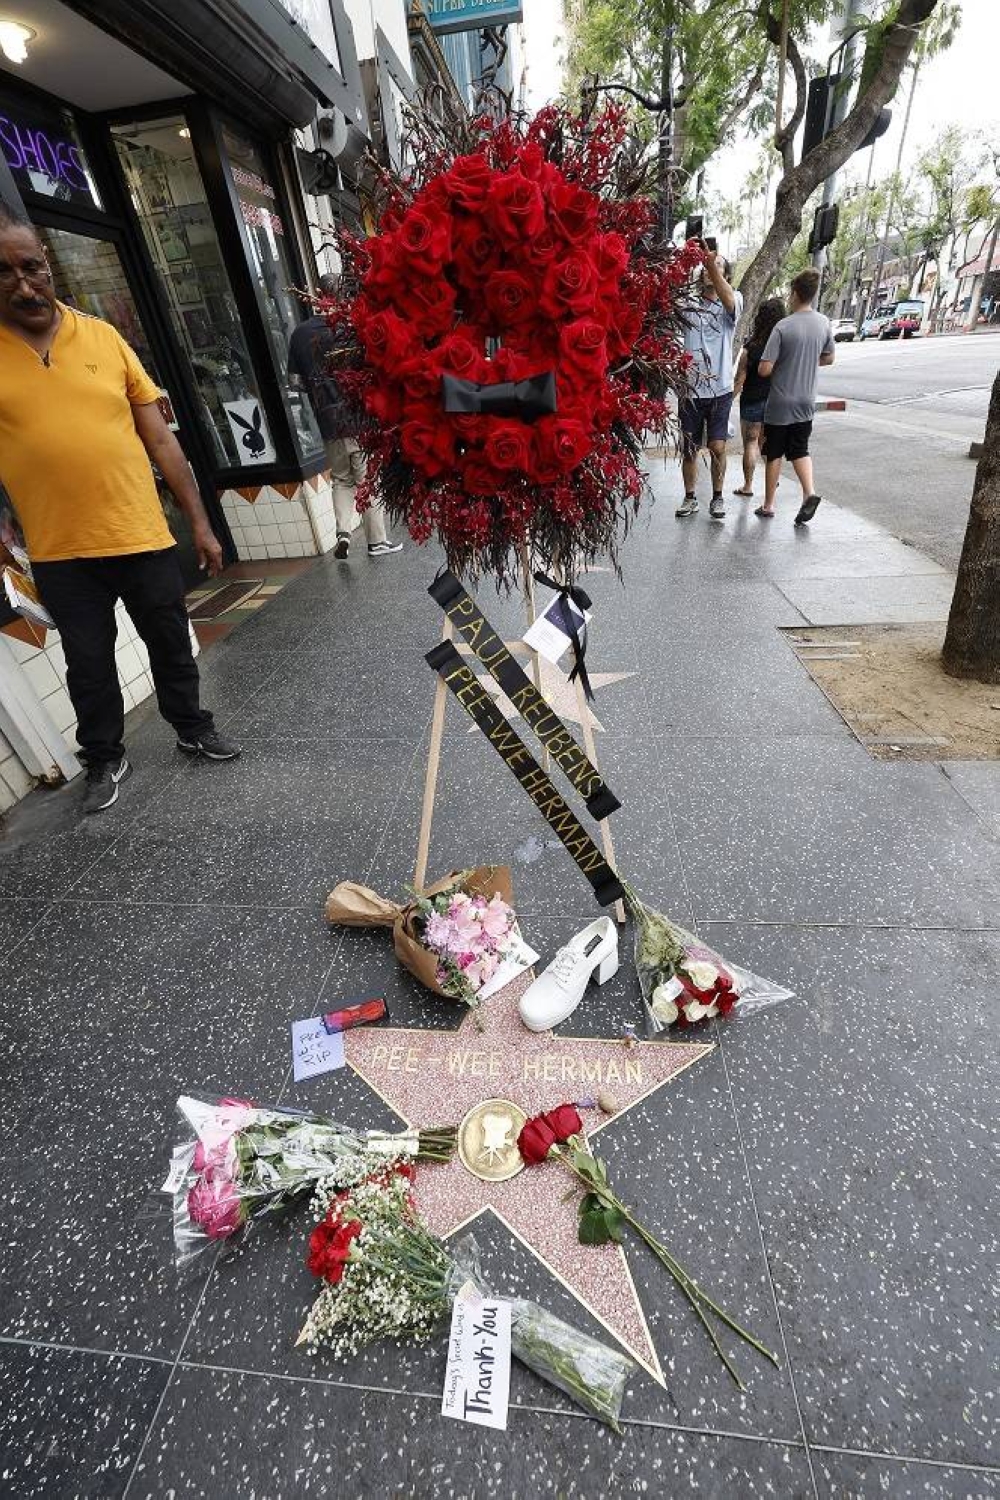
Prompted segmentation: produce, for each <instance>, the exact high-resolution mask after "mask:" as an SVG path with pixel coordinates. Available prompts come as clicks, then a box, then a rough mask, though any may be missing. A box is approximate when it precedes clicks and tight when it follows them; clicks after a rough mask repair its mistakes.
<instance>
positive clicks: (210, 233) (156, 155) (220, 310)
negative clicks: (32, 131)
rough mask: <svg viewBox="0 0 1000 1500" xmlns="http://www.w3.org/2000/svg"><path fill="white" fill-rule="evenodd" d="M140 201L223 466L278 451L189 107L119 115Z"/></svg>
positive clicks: (119, 136) (120, 138)
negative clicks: (167, 113) (173, 112)
mask: <svg viewBox="0 0 1000 1500" xmlns="http://www.w3.org/2000/svg"><path fill="white" fill-rule="evenodd" d="M112 135H113V138H114V142H115V146H116V149H117V151H118V155H119V158H120V160H121V163H122V167H123V169H124V172H125V178H126V181H127V183H128V188H129V192H130V194H131V197H132V203H133V206H134V208H135V212H136V215H137V217H138V219H139V223H140V224H141V226H142V231H143V234H144V235H145V238H146V243H147V245H148V246H149V253H150V255H151V257H152V260H153V264H154V265H155V267H156V270H157V271H158V273H159V276H160V279H161V281H162V283H163V288H164V292H165V300H166V304H167V307H168V309H169V312H170V318H171V321H172V323H173V326H174V331H175V332H176V334H177V337H178V339H179V340H180V342H181V344H182V345H183V347H184V348H185V349H186V351H187V354H188V358H189V360H190V362H191V368H192V370H193V372H194V378H195V387H196V390H197V393H198V400H199V405H200V408H201V414H202V418H203V422H204V425H205V428H206V429H207V432H208V434H209V437H210V439H211V443H212V448H213V451H214V453H215V458H216V462H217V463H218V464H219V466H220V467H223V468H225V467H230V466H241V467H242V466H243V465H246V464H264V463H273V462H274V461H275V457H276V455H275V450H274V445H273V442H272V439H271V435H270V433H269V432H268V428H267V422H266V419H265V417H264V408H263V405H262V403H261V399H260V391H259V389H258V387H257V382H256V378H255V376H254V371H253V365H252V363H251V360H250V355H249V353H248V351H247V347H246V344H245V343H244V340H243V333H242V329H241V326H240V318H239V314H238V312H237V308H236V302H235V299H234V297H233V292H232V288H231V286H230V282H229V275H228V272H227V271H226V267H225V263H224V261H223V258H222V252H221V250H220V248H219V242H218V239H217V238H216V234H215V227H214V224H213V222H212V215H211V212H210V211H209V207H208V202H207V199H206V195H205V189H204V186H203V184H202V179H201V173H200V172H199V170H198V165H197V162H196V161H195V157H194V151H193V149H192V146H191V140H190V136H189V132H188V129H187V126H186V125H185V123H184V119H183V117H181V116H176V117H174V118H171V119H166V120H157V121H155V122H152V121H144V122H142V123H135V124H124V125H113V126H112Z"/></svg>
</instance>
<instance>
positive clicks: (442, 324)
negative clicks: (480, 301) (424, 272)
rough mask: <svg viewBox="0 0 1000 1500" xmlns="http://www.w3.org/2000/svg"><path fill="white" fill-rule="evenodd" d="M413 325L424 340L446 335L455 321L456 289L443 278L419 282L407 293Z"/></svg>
mask: <svg viewBox="0 0 1000 1500" xmlns="http://www.w3.org/2000/svg"><path fill="white" fill-rule="evenodd" d="M407 300H408V310H409V313H410V316H411V318H412V319H413V325H414V327H415V328H416V330H417V332H418V333H419V334H420V335H421V337H422V338H425V339H427V338H434V337H435V336H436V335H438V334H441V333H446V332H447V331H448V329H449V328H450V327H451V325H452V322H453V321H454V312H455V288H454V287H453V286H451V284H450V283H449V282H447V281H445V279H444V277H443V276H436V275H431V276H427V277H426V278H424V279H422V280H420V281H417V282H415V283H414V284H413V286H412V287H410V289H409V292H408V293H407Z"/></svg>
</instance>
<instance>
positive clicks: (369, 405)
mask: <svg viewBox="0 0 1000 1500" xmlns="http://www.w3.org/2000/svg"><path fill="white" fill-rule="evenodd" d="M364 401H365V409H366V410H367V411H369V412H370V413H371V415H372V416H373V417H374V418H375V420H376V422H381V424H382V426H383V427H394V426H395V425H396V423H397V422H398V421H399V419H400V417H401V416H402V415H403V401H402V397H401V396H400V394H399V391H398V390H397V389H396V387H395V386H393V385H374V386H371V387H370V388H369V389H368V390H367V391H365V396H364Z"/></svg>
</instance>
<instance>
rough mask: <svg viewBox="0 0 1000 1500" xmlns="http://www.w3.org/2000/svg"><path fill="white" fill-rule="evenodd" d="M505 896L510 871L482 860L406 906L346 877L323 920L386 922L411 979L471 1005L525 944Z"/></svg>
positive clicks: (343, 923) (359, 923) (348, 923)
mask: <svg viewBox="0 0 1000 1500" xmlns="http://www.w3.org/2000/svg"><path fill="white" fill-rule="evenodd" d="M510 902H511V884H510V870H509V869H507V867H506V866H505V865H483V866H480V867H479V868H478V869H475V870H461V871H455V872H454V873H453V874H451V875H448V876H446V877H445V879H444V880H439V881H438V882H437V883H436V884H435V885H432V886H429V887H428V889H427V890H426V891H423V892H418V893H416V894H414V897H413V899H412V900H411V901H408V902H407V903H406V905H405V906H397V905H396V904H395V903H394V902H392V901H386V900H385V898H384V897H382V896H379V895H377V894H376V892H375V891H373V890H369V888H368V887H367V886H364V885H357V884H356V883H355V882H354V881H353V880H344V881H341V883H340V885H338V886H336V887H335V888H334V889H333V890H332V891H331V892H330V894H329V896H328V897H327V900H326V908H325V910H326V919H327V921H328V922H332V923H334V924H339V925H341V926H345V927H391V928H392V937H393V945H394V947H395V950H396V957H397V958H398V959H399V962H400V963H401V964H402V965H403V967H404V968H405V969H408V970H409V971H410V973H411V974H412V975H413V977H414V978H415V979H418V980H419V981H420V983H421V984H423V985H426V987H427V988H428V989H429V990H433V991H434V993H435V994H436V995H447V996H449V997H450V998H451V999H453V1000H461V1001H463V1002H464V1004H466V1005H470V1006H473V1007H475V1006H477V1005H478V1004H479V1001H480V999H481V998H482V997H483V992H484V991H486V990H492V989H494V988H496V987H497V986H496V985H495V984H494V983H493V981H495V979H496V977H497V975H498V972H499V970H500V969H501V967H502V966H503V965H504V964H506V963H508V962H509V961H510V960H511V959H512V958H514V957H515V956H516V955H517V954H518V953H519V951H520V950H521V948H522V941H521V934H520V932H519V931H518V926H517V918H516V917H515V916H514V912H513V910H512V909H511V904H510ZM519 967H523V964H522V965H519Z"/></svg>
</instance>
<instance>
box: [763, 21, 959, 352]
mask: <svg viewBox="0 0 1000 1500" xmlns="http://www.w3.org/2000/svg"><path fill="white" fill-rule="evenodd" d="M937 3H938V0H901V3H900V6H899V10H898V12H897V15H896V19H895V20H894V21H893V22H891V23H890V24H889V25H888V26H887V27H886V30H885V35H884V39H883V43H882V53H881V60H880V62H879V64H878V67H877V68H876V70H875V72H874V74H873V75H872V77H871V79H870V80H869V82H868V85H867V87H866V88H865V91H864V93H863V94H859V96H858V98H857V99H856V100H855V101H854V104H853V106H852V108H851V109H850V110H849V111H848V114H847V116H846V118H845V119H844V121H843V123H842V124H840V125H838V126H837V128H836V130H832V131H831V132H830V134H829V135H828V136H826V138H825V139H824V140H822V141H821V142H820V144H819V145H818V146H816V147H815V148H814V150H812V151H810V152H809V155H808V156H806V157H804V158H803V160H802V161H800V162H799V164H798V166H797V167H793V168H792V170H791V171H790V172H786V173H785V176H784V177H783V179H782V181H781V183H780V185H779V187H778V194H777V200H776V204H775V212H774V219H773V220H772V222H771V227H770V229H769V230H768V232H767V235H766V237H765V239H764V243H763V245H762V246H761V248H760V250H759V251H758V252H757V254H756V256H755V257H754V259H753V260H752V261H751V263H750V265H749V267H748V268H747V270H746V273H745V274H744V276H743V279H742V281H741V282H740V291H741V292H742V293H743V302H744V307H743V319H742V322H743V326H744V327H746V326H748V325H749V322H750V321H751V320H752V319H753V316H754V314H755V312H756V310H757V307H758V306H759V304H760V302H761V300H762V299H763V297H764V294H765V293H766V291H767V289H768V287H769V286H770V284H771V282H772V281H773V280H774V277H775V276H776V275H777V272H778V270H779V268H780V266H781V263H782V261H783V260H784V258H785V255H786V254H787V252H788V247H789V246H790V245H791V243H792V240H793V239H794V238H795V236H796V235H797V234H798V232H799V230H800V229H801V228H802V211H803V209H804V208H805V205H806V202H807V201H808V199H809V197H810V195H811V194H812V193H813V192H814V191H815V189H816V188H817V187H818V186H819V184H820V183H821V182H822V181H823V180H824V179H825V178H827V177H829V176H831V175H832V174H833V173H834V172H835V171H836V170H837V168H838V167H841V166H843V164H844V162H845V161H847V159H848V157H849V156H851V155H853V153H854V152H855V151H856V150H857V149H858V147H859V146H860V145H861V142H862V141H863V140H864V138H865V136H866V135H867V134H868V132H869V131H870V130H871V128H872V126H873V125H874V124H875V121H876V120H877V119H878V116H879V113H880V111H881V110H882V108H883V106H884V105H885V104H887V103H888V101H889V100H890V99H891V98H892V97H893V95H894V94H895V92H896V89H897V87H898V85H899V80H900V78H901V76H902V73H903V69H904V68H905V67H906V64H907V62H908V61H909V57H910V53H911V52H912V51H913V48H914V47H915V45H916V43H917V38H918V36H919V34H920V26H921V25H922V24H923V22H924V21H926V20H927V18H928V16H929V15H931V13H932V12H933V10H934V9H935V6H936V5H937Z"/></svg>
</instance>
